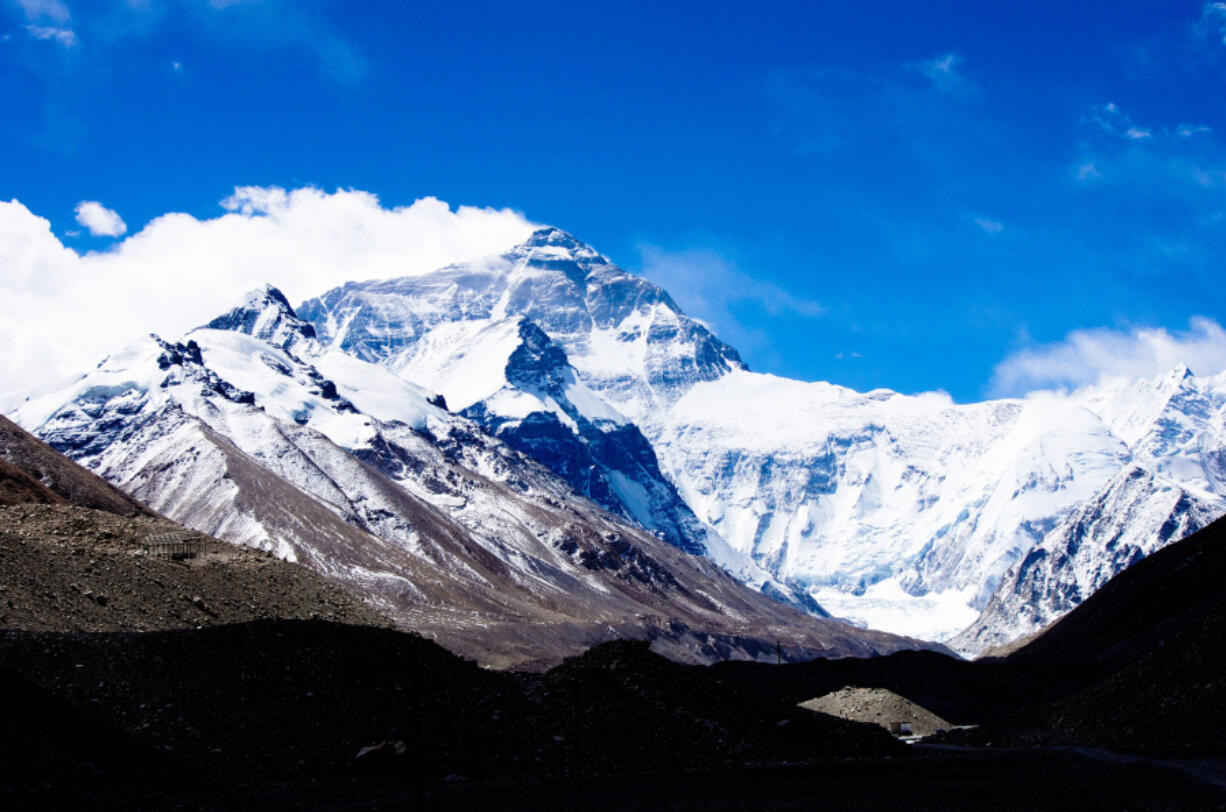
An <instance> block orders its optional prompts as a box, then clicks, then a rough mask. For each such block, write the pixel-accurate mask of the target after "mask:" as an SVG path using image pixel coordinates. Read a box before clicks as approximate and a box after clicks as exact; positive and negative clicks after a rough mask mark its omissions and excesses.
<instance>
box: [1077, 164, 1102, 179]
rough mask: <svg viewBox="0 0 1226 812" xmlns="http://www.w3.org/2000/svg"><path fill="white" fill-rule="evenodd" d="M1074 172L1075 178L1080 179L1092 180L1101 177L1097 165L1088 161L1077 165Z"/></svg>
mask: <svg viewBox="0 0 1226 812" xmlns="http://www.w3.org/2000/svg"><path fill="white" fill-rule="evenodd" d="M1076 174H1077V180H1081V181H1085V180H1093V179H1094V178H1101V177H1102V176H1103V175H1102V173H1101V172H1099V171H1098V167H1096V166H1095V165H1094V164H1092V163H1088V162H1087V163H1083V164H1082V165H1081V166H1079V167H1077V173H1076Z"/></svg>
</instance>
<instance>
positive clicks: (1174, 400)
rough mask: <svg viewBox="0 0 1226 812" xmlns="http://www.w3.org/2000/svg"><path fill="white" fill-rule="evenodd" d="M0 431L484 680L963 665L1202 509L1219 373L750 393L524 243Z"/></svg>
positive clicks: (198, 353) (379, 286) (351, 286)
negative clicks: (1004, 395)
mask: <svg viewBox="0 0 1226 812" xmlns="http://www.w3.org/2000/svg"><path fill="white" fill-rule="evenodd" d="M0 406H2V407H3V410H4V411H6V412H8V413H10V414H11V415H12V416H13V417H14V419H15V420H16V421H17V422H19V423H20V424H21V425H22V426H24V427H25V428H26V429H28V430H31V431H33V432H34V433H36V434H38V435H39V436H40V437H42V438H43V439H44V440H46V441H47V442H49V443H51V444H52V445H53V446H54V447H55V448H57V449H59V450H61V451H63V452H65V453H67V454H68V455H69V456H71V457H73V458H74V459H76V460H78V461H79V462H82V463H83V464H85V465H86V466H87V467H89V468H91V469H92V470H94V471H95V472H97V473H99V474H101V475H102V476H103V477H105V478H107V479H108V480H110V481H111V482H113V483H115V484H117V485H119V486H120V487H121V488H123V489H124V490H126V491H128V492H130V493H132V494H133V495H135V496H137V497H138V498H140V499H142V500H144V501H145V502H146V503H148V504H149V505H151V506H152V507H154V508H155V509H156V510H158V511H160V512H162V513H163V514H165V515H167V516H169V517H171V518H174V519H176V520H178V521H181V522H183V523H185V524H188V525H190V526H194V527H198V528H199V529H202V530H206V531H207V532H210V533H212V534H214V535H216V536H218V537H221V538H226V539H228V540H231V541H235V542H239V543H244V544H250V545H254V546H263V547H270V548H272V549H275V550H276V551H277V552H278V553H279V554H281V555H283V556H285V557H290V558H296V559H298V560H302V561H304V562H306V563H310V564H311V565H312V566H315V567H316V568H317V569H320V570H321V571H322V572H324V573H325V574H328V575H332V576H335V577H340V578H342V579H343V580H345V581H347V582H348V583H349V584H350V585H351V586H354V587H356V588H357V589H359V590H360V591H362V592H364V593H365V594H367V595H368V596H369V599H370V600H371V601H372V602H374V603H375V604H376V605H379V606H382V607H385V608H386V607H391V608H393V609H394V610H395V611H397V612H399V613H400V617H401V618H402V619H404V620H405V621H406V622H408V623H410V624H411V625H412V624H416V627H418V628H421V629H424V630H425V631H426V632H427V633H432V634H440V635H445V634H447V631H446V630H447V629H448V628H463V629H465V630H466V631H465V633H466V634H467V635H469V638H470V639H471V640H473V641H475V642H472V643H468V644H467V645H470V646H476V647H485V649H486V650H493V649H497V650H498V656H497V657H494V658H491V659H494V660H497V661H498V662H520V661H526V660H530V659H532V658H534V657H535V658H545V659H547V658H548V657H549V656H550V655H551V654H553V653H554V652H552V651H544V652H542V651H540V650H537V649H534V648H533V645H532V642H531V641H530V640H528V639H526V638H528V637H530V636H531V628H533V625H534V624H535V625H536V626H537V627H540V626H542V625H544V624H553V625H554V627H555V628H564V629H566V631H565V633H563V634H561V635H559V636H558V639H559V640H560V641H561V642H559V643H558V645H557V650H558V651H570V650H574V649H575V648H576V647H577V646H579V645H581V644H585V643H590V642H592V641H593V640H598V639H602V636H603V637H610V636H616V635H617V634H624V633H627V632H633V633H635V634H639V635H642V634H648V636H651V637H653V639H656V640H658V641H659V646H660V647H661V650H664V651H672V652H674V653H677V652H682V653H684V655H686V656H689V657H690V658H698V659H703V658H706V659H711V658H716V657H719V656H748V657H754V656H760V655H762V654H763V652H764V651H766V650H767V649H768V648H769V646H768V645H767V644H766V641H767V640H775V639H785V640H792V641H794V645H795V646H796V647H797V653H798V654H799V653H800V652H801V650H804V651H808V652H812V651H821V650H825V651H829V652H834V653H863V652H870V651H885V650H890V649H892V648H894V647H898V646H905V645H912V644H913V643H909V642H907V641H906V640H904V639H901V638H896V637H891V636H889V635H875V634H874V633H870V632H863V631H857V630H856V629H852V628H849V627H847V626H844V625H843V624H840V623H838V622H836V621H835V620H832V619H829V618H831V617H833V618H842V619H848V620H851V621H853V622H854V623H855V624H856V625H857V626H860V627H861V628H871V629H876V630H881V631H884V632H888V633H892V634H897V635H905V636H908V637H911V638H920V639H925V640H940V641H948V642H949V644H950V645H951V646H953V647H954V648H956V649H958V650H960V651H962V652H964V653H970V654H975V653H979V652H982V651H985V650H988V649H990V648H992V647H994V646H998V645H1003V644H1006V643H1009V642H1010V641H1012V640H1014V639H1016V638H1018V637H1021V636H1025V635H1027V634H1030V633H1032V632H1034V631H1036V630H1038V629H1039V628H1041V627H1043V626H1045V625H1047V624H1048V623H1050V622H1052V621H1053V620H1055V619H1057V618H1058V617H1060V616H1061V615H1063V614H1065V613H1067V612H1068V611H1069V610H1071V609H1072V608H1074V607H1075V606H1077V605H1078V604H1079V603H1080V602H1081V601H1082V600H1084V599H1085V598H1087V597H1088V596H1089V595H1090V594H1092V593H1093V592H1094V591H1095V590H1096V589H1097V588H1098V587H1099V586H1101V585H1102V584H1103V583H1105V582H1106V581H1107V580H1108V579H1109V578H1110V577H1111V576H1113V575H1114V574H1115V573H1117V572H1119V571H1120V570H1121V569H1123V568H1124V567H1126V566H1128V565H1129V564H1131V563H1133V562H1134V561H1136V560H1138V559H1139V558H1142V557H1144V556H1146V555H1148V554H1149V553H1151V552H1153V551H1155V550H1156V549H1158V548H1160V547H1162V546H1164V545H1165V544H1167V543H1170V542H1173V541H1176V540H1178V539H1180V538H1182V537H1184V536H1186V535H1188V534H1190V533H1192V532H1194V531H1195V530H1197V529H1199V528H1201V527H1203V526H1205V525H1206V524H1208V523H1209V522H1210V521H1212V520H1213V519H1214V518H1216V517H1217V516H1220V515H1222V513H1224V512H1226V376H1216V377H1209V378H1198V377H1196V376H1195V375H1193V374H1192V373H1191V372H1190V371H1188V370H1187V369H1186V368H1182V367H1181V368H1179V369H1176V370H1172V372H1171V373H1170V374H1168V375H1166V376H1161V377H1159V378H1156V379H1152V380H1133V381H1108V382H1104V383H1102V384H1099V385H1097V386H1094V387H1091V388H1088V389H1084V390H1079V391H1076V392H1072V393H1038V394H1034V395H1032V396H1029V397H1027V398H1023V399H1007V400H995V401H986V402H982V403H969V404H956V403H954V402H952V401H951V400H950V399H949V398H948V397H947V396H945V395H943V394H938V393H929V394H922V395H916V396H910V395H903V394H899V393H895V392H891V391H887V390H875V391H873V392H869V393H859V392H855V391H853V390H850V389H847V388H844V387H840V386H836V385H833V384H829V383H821V382H814V383H808V382H801V381H794V380H788V379H785V378H780V377H776V376H773V375H765V374H759V373H755V372H752V371H750V370H749V369H748V367H747V366H746V365H745V364H744V363H743V362H742V360H741V358H740V356H739V355H738V353H737V351H736V350H735V349H733V348H732V347H730V346H729V345H727V344H725V343H724V342H722V341H721V340H720V339H719V338H717V337H716V336H715V335H714V334H713V333H712V332H711V331H710V330H709V329H708V328H707V327H706V326H705V325H703V324H702V323H701V322H699V321H697V320H695V319H693V318H691V317H689V316H687V315H686V314H685V313H684V312H682V310H681V309H680V307H678V305H677V304H676V303H675V302H674V301H673V299H672V298H671V297H670V295H669V294H668V293H667V292H666V291H665V290H663V289H662V288H660V287H659V286H657V285H654V284H652V283H651V282H649V281H647V280H645V279H643V278H640V277H637V276H635V275H633V274H630V273H628V272H626V271H624V270H622V269H620V268H618V267H617V266H616V265H614V264H613V263H612V262H611V261H610V260H609V259H607V258H605V257H603V256H601V255H600V254H599V253H598V252H597V251H595V250H594V249H592V248H591V247H589V246H587V245H585V244H583V243H582V242H580V241H579V240H577V239H576V238H574V237H573V236H571V235H569V234H567V233H565V232H563V231H560V230H558V229H555V228H544V229H541V230H538V231H537V232H535V233H534V234H532V236H531V237H530V238H529V239H528V240H527V241H525V242H524V243H522V244H520V245H517V246H514V247H512V248H510V249H509V250H507V251H505V252H503V253H501V254H498V255H495V256H491V257H487V258H484V259H481V260H477V261H473V262H467V263H462V264H458V265H452V266H448V267H445V268H440V269H438V270H435V271H432V272H429V273H425V274H418V275H412V276H405V277H402V278H397V279H385V280H371V281H353V282H349V283H346V284H345V285H343V286H341V287H338V288H335V289H333V290H330V291H327V292H324V293H322V294H321V295H318V296H316V297H314V298H310V299H308V300H306V301H305V302H304V303H303V304H301V305H300V306H299V307H297V308H293V307H291V306H290V304H289V300H288V299H287V298H286V297H285V296H284V295H283V294H282V293H281V292H280V291H278V290H276V289H275V288H264V289H258V290H256V291H253V292H252V293H250V294H248V295H247V296H245V297H243V298H242V300H241V301H239V302H238V303H237V304H236V305H235V307H234V308H232V309H231V310H230V311H228V312H227V313H225V314H222V315H220V316H218V317H217V318H215V319H213V320H212V321H210V322H209V323H208V324H207V325H205V326H204V327H201V328H198V329H196V330H194V331H192V332H190V333H189V334H188V335H186V336H182V337H176V338H174V339H163V338H159V337H156V336H150V337H148V338H146V339H142V340H141V341H138V342H137V343H136V344H134V345H132V346H130V347H129V348H127V349H125V350H123V351H121V352H118V353H116V354H114V355H112V356H110V357H109V358H108V359H107V360H106V361H104V362H103V363H102V364H101V365H99V367H98V368H97V369H95V370H92V371H90V372H88V373H86V374H85V375H83V376H82V377H81V378H79V379H77V380H75V381H73V382H71V383H69V384H67V385H63V386H60V387H59V388H54V387H53V388H52V389H50V390H48V389H47V388H46V387H42V388H40V389H38V390H31V392H30V393H29V394H28V395H25V394H20V393H19V394H18V395H16V396H14V397H10V398H8V399H7V400H6V401H5V402H4V403H2V404H0ZM693 554H701V557H700V556H696V555H693ZM704 557H705V558H704ZM706 559H710V560H711V561H712V562H714V564H716V565H718V566H713V565H712V564H711V563H709V562H708V561H707V560H706ZM725 572H726V573H730V574H731V575H732V576H734V577H735V579H736V580H738V581H740V582H741V583H743V584H746V585H748V586H749V587H751V588H752V589H744V588H742V587H740V586H739V585H738V584H737V583H736V581H734V580H733V579H732V578H729V577H728V576H727V575H725V574H724V573H725ZM763 593H764V594H765V595H766V596H769V597H770V598H773V599H774V600H769V599H767V598H766V597H762V594H763ZM785 604H787V605H785ZM789 606H790V607H792V608H789ZM797 610H803V611H804V612H806V613H807V615H808V616H807V617H806V616H805V615H802V614H800V612H799V611H797ZM763 619H765V621H763ZM763 622H765V623H766V625H767V626H769V627H770V628H771V629H772V631H770V632H768V633H765V634H763V633H762V630H761V629H760V628H758V627H759V626H761V624H762V623H763ZM771 624H773V625H771ZM645 630H646V631H645ZM771 635H774V636H773V637H772V636H771ZM670 647H671V648H670Z"/></svg>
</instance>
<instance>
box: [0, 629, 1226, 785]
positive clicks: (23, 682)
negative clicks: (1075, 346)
mask: <svg viewBox="0 0 1226 812" xmlns="http://www.w3.org/2000/svg"><path fill="white" fill-rule="evenodd" d="M0 681H2V682H3V686H2V687H4V689H5V690H4V694H3V696H4V699H3V700H2V702H3V704H4V707H2V708H0V711H3V713H4V716H3V718H4V719H5V724H6V728H7V729H6V730H5V731H4V733H5V735H4V737H3V739H2V744H0V759H3V765H2V766H3V769H2V770H0V806H2V807H5V808H19V807H23V806H48V805H51V806H59V807H61V808H67V807H70V806H71V807H77V808H79V807H82V806H86V807H89V806H93V807H97V806H104V807H113V806H133V807H137V808H141V807H150V808H155V807H156V808H161V807H167V806H180V807H183V808H205V809H230V808H270V807H271V808H284V807H291V806H293V807H301V808H338V809H339V808H355V807H361V808H438V809H454V808H474V807H476V808H511V809H569V808H595V809H635V808H637V809H658V808H675V809H750V808H753V809H775V808H795V809H811V808H814V806H815V805H816V806H822V807H825V808H835V809H839V808H881V807H885V806H894V805H897V804H898V803H899V802H900V799H905V801H906V805H907V806H908V807H909V808H914V809H947V808H950V807H951V805H952V806H965V805H973V806H976V807H978V808H1000V809H1033V808H1049V809H1050V808H1055V809H1072V808H1076V809H1087V808H1090V809H1093V808H1121V807H1123V806H1128V807H1129V808H1141V809H1164V808H1175V807H1178V806H1182V807H1183V808H1190V807H1197V808H1212V807H1213V806H1215V805H1220V804H1223V803H1226V790H1223V789H1221V788H1218V787H1215V786H1214V785H1212V784H1210V783H1206V782H1204V781H1202V780H1199V779H1198V778H1196V777H1195V776H1191V775H1188V774H1186V773H1184V772H1181V771H1178V770H1172V769H1168V768H1165V767H1163V766H1161V765H1155V764H1149V763H1141V764H1129V765H1121V764H1116V763H1113V762H1110V761H1105V760H1102V759H1098V758H1093V757H1089V756H1085V755H1083V754H1077V753H1063V752H1054V751H1047V750H1042V751H1004V752H995V751H981V752H973V753H972V752H955V753H948V752H933V751H929V752H923V751H917V750H914V749H909V748H907V747H906V746H904V745H901V744H898V743H897V742H895V741H894V740H893V739H892V738H891V737H890V736H889V735H888V734H886V733H885V732H884V731H883V730H881V729H880V728H878V727H876V726H870V725H860V724H857V723H853V722H845V721H841V720H837V719H834V718H832V717H826V716H823V715H820V714H814V713H811V712H808V711H805V710H803V709H800V708H797V707H795V706H793V705H791V703H788V702H781V701H778V700H775V699H772V698H770V697H769V696H764V695H762V694H759V693H757V692H752V691H745V690H742V689H740V688H738V687H737V686H734V685H730V684H728V683H721V682H720V681H718V680H715V679H713V678H712V675H711V672H710V670H709V669H704V668H699V667H693V666H679V665H677V664H675V663H672V662H669V661H668V660H665V659H664V658H662V657H659V656H658V655H655V654H653V653H651V652H650V651H649V650H648V649H647V647H646V645H645V644H642V643H610V644H606V645H604V646H600V647H598V648H596V649H593V650H592V651H590V652H588V653H587V654H585V655H583V656H581V657H579V658H575V659H573V660H570V661H568V662H567V663H565V664H563V665H561V666H559V667H557V668H555V669H553V670H551V671H550V672H548V673H546V674H543V675H536V674H514V673H507V672H495V671H489V670H486V669H482V668H480V667H478V666H476V665H475V664H474V663H472V662H469V661H465V660H462V659H460V658H457V657H455V656H454V655H451V654H450V653H448V652H446V651H445V650H443V649H441V648H440V647H438V646H437V645H435V644H434V643H432V642H429V641H426V640H423V639H421V638H418V637H416V636H413V635H410V634H405V633H403V632H397V631H394V630H390V629H375V628H370V627H358V626H346V625H340V624H332V623H325V622H319V621H260V622H255V623H249V624H241V625H234V626H222V627H216V628H211V629H201V630H178V631H166V632H150V633H95V634H75V635H74V634H65V633H50V632H44V633H38V632H19V631H8V632H3V633H0ZM1087 792H1092V793H1093V795H1092V797H1091V798H1090V800H1088V801H1087V800H1086V798H1085V793H1087Z"/></svg>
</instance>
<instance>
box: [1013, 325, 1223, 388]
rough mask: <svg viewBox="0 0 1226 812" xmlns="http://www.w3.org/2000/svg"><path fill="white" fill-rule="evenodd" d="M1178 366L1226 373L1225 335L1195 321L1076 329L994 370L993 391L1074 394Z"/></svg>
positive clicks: (1217, 327) (1217, 328) (1201, 372)
mask: <svg viewBox="0 0 1226 812" xmlns="http://www.w3.org/2000/svg"><path fill="white" fill-rule="evenodd" d="M1179 364H1184V365H1186V366H1187V367H1188V368H1189V369H1191V370H1192V371H1193V372H1194V373H1196V374H1197V375H1216V374H1218V373H1220V372H1222V371H1223V370H1226V330H1223V329H1222V326H1221V325H1220V324H1218V323H1217V322H1216V321H1214V320H1213V319H1209V318H1206V317H1204V316H1195V317H1193V318H1192V319H1190V320H1189V322H1188V329H1187V330H1181V331H1174V332H1171V331H1168V330H1166V329H1165V328H1161V327H1138V328H1134V329H1132V330H1108V329H1097V330H1075V331H1073V332H1071V333H1069V334H1068V336H1067V337H1066V338H1065V339H1064V340H1063V341H1059V342H1056V343H1053V344H1046V345H1042V346H1038V347H1030V348H1027V349H1024V350H1022V351H1020V352H1017V353H1014V354H1013V355H1011V356H1009V357H1008V358H1006V359H1005V360H1004V361H1002V362H1001V363H999V364H998V365H997V366H996V369H995V372H994V375H993V380H992V390H993V392H994V393H995V394H998V395H1020V394H1025V393H1026V392H1030V391H1034V390H1038V389H1076V388H1079V387H1082V386H1088V385H1090V384H1094V383H1098V382H1099V381H1101V380H1104V379H1107V378H1119V377H1123V378H1152V377H1154V376H1157V375H1161V374H1163V373H1165V372H1168V371H1169V370H1171V369H1173V368H1174V367H1176V366H1178V365H1179Z"/></svg>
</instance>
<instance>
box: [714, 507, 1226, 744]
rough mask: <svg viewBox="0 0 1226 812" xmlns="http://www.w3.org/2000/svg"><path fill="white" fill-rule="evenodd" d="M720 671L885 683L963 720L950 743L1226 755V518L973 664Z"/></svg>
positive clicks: (812, 689)
mask: <svg viewBox="0 0 1226 812" xmlns="http://www.w3.org/2000/svg"><path fill="white" fill-rule="evenodd" d="M711 670H712V673H713V674H714V675H716V676H717V677H718V678H719V679H723V680H726V681H729V682H732V683H735V684H738V685H741V686H744V687H747V688H756V689H758V690H762V691H767V692H772V693H774V694H776V695H778V696H780V697H784V698H787V699H789V700H794V701H803V700H806V699H810V698H812V697H817V696H822V695H824V694H827V693H830V692H831V691H834V690H837V689H839V688H841V687H843V686H844V685H858V686H866V687H880V688H888V689H890V690H892V691H895V692H896V693H899V694H901V695H903V696H905V697H906V698H908V699H910V700H912V701H914V702H916V703H918V704H920V705H923V706H924V707H926V708H928V709H930V710H932V711H933V712H935V713H937V714H938V715H940V716H942V717H944V718H946V719H948V720H950V721H951V722H953V723H954V724H958V725H979V726H980V728H979V729H977V730H974V731H969V732H959V733H957V734H951V736H949V737H948V740H949V741H955V742H960V743H966V744H973V745H985V744H987V743H988V742H992V743H994V744H995V745H997V746H1000V745H1002V744H1004V745H1018V746H1032V745H1045V746H1065V745H1067V746H1081V747H1100V748H1106V749H1109V750H1112V751H1117V752H1135V753H1147V754H1159V755H1172V756H1189V755H1195V756H1204V757H1212V758H1216V757H1221V756H1226V691H1224V690H1223V689H1226V678H1224V677H1223V674H1226V520H1219V521H1217V522H1215V523H1214V524H1212V525H1210V526H1209V527H1206V528H1205V529H1203V530H1201V531H1200V532H1199V533H1196V534H1194V535H1192V536H1190V537H1188V538H1187V539H1184V540H1183V541H1180V542H1177V543H1175V544H1173V545H1171V546H1169V547H1167V548H1165V549H1163V550H1161V551H1159V552H1157V553H1155V554H1154V555H1152V556H1150V557H1149V558H1146V559H1144V560H1142V561H1140V562H1138V563H1137V564H1135V565H1134V566H1132V567H1130V568H1129V569H1127V570H1125V571H1124V572H1122V573H1120V574H1119V575H1117V576H1116V577H1115V578H1114V579H1112V580H1111V581H1110V582H1109V583H1107V584H1106V585H1105V586H1104V587H1103V588H1102V589H1101V590H1100V591H1099V592H1097V593H1096V594H1095V595H1093V596H1092V597H1091V598H1090V599H1089V600H1087V601H1085V602H1084V603H1083V604H1082V605H1081V606H1080V607H1078V608H1077V609H1075V610H1074V611H1073V612H1071V613H1069V614H1068V615H1067V616H1065V617H1064V618H1063V619H1061V620H1060V621H1059V622H1057V623H1055V624H1054V625H1053V626H1052V627H1051V628H1049V629H1048V630H1046V632H1045V633H1044V634H1042V635H1040V636H1039V637H1038V638H1036V639H1035V640H1034V641H1032V642H1031V643H1030V644H1029V645H1027V646H1026V647H1024V648H1022V649H1020V650H1018V651H1016V652H1014V653H1013V654H1011V655H1010V656H1008V657H1006V658H1003V659H984V660H978V661H973V662H967V661H963V660H956V659H954V658H951V657H946V656H944V655H942V654H939V653H937V652H899V653H896V654H893V655H890V656H888V657H878V658H868V659H843V660H815V661H812V662H809V663H796V664H790V665H784V666H782V667H779V668H776V669H765V668H763V667H761V666H757V665H754V664H749V663H722V664H718V665H715V666H713V667H712V669H711Z"/></svg>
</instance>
